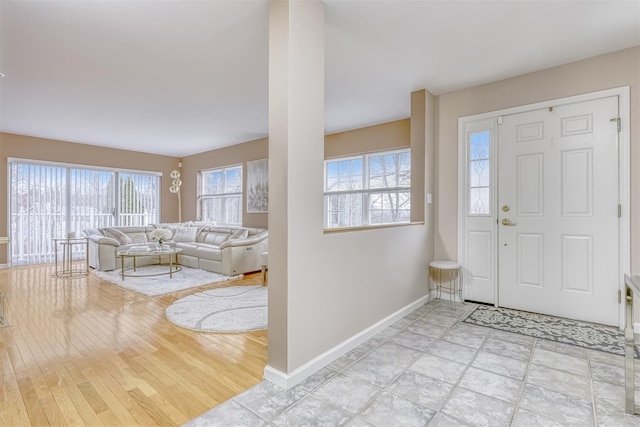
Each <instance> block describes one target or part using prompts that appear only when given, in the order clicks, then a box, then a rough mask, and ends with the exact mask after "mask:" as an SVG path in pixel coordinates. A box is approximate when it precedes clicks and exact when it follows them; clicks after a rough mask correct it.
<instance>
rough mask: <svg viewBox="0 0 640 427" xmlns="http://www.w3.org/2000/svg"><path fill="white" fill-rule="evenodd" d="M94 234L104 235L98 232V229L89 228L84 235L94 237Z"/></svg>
mask: <svg viewBox="0 0 640 427" xmlns="http://www.w3.org/2000/svg"><path fill="white" fill-rule="evenodd" d="M94 234H103V233H101V232H100V230H98V229H97V228H87V229H86V230H84V235H85V236H87V237H89V236H93V235H94Z"/></svg>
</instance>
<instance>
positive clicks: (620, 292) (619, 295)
mask: <svg viewBox="0 0 640 427" xmlns="http://www.w3.org/2000/svg"><path fill="white" fill-rule="evenodd" d="M621 303H622V291H621V290H620V289H618V304H621Z"/></svg>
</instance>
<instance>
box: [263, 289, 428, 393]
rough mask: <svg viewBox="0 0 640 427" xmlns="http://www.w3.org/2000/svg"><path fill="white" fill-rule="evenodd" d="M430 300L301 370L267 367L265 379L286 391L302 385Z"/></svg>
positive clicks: (425, 298) (403, 310) (391, 317)
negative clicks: (287, 370) (282, 369)
mask: <svg viewBox="0 0 640 427" xmlns="http://www.w3.org/2000/svg"><path fill="white" fill-rule="evenodd" d="M429 300H430V298H429V295H425V296H423V297H421V298H419V299H417V300H416V301H414V302H412V303H411V304H408V305H406V306H405V307H403V308H401V309H400V310H398V311H396V312H395V313H393V314H391V315H389V316H387V317H385V318H384V319H382V320H380V321H379V322H377V323H375V324H373V325H371V326H370V327H368V328H367V329H365V330H363V331H361V332H359V333H357V334H355V335H354V336H352V337H351V338H348V339H346V340H345V341H343V342H341V343H340V344H338V345H336V346H335V347H333V348H331V349H329V350H327V351H325V352H324V353H322V354H321V355H319V356H318V357H316V358H314V359H312V360H310V361H309V362H307V363H305V364H304V365H302V366H300V367H299V368H297V369H294V370H293V371H292V372H290V373H288V374H287V373H285V372H282V371H280V370H278V369H275V368H272V367H271V366H269V365H267V366H266V367H265V368H264V379H265V380H267V381H271V382H272V383H274V384H275V385H277V386H279V387H282V388H284V389H286V390H288V389H290V388H292V387H295V386H296V385H298V384H300V383H301V382H302V381H304V380H305V379H307V378H308V377H310V376H311V375H313V374H314V373H316V372H318V371H319V370H320V369H322V368H324V367H325V366H327V365H328V364H330V363H331V362H333V361H334V360H336V359H338V358H339V357H341V356H343V355H345V354H346V353H348V352H350V351H351V350H353V349H354V348H356V347H357V346H359V345H360V344H362V343H363V342H365V341H366V340H368V339H369V338H371V337H373V336H374V335H376V334H378V333H379V332H380V331H382V330H383V329H385V328H386V327H387V326H389V325H391V324H393V323H395V322H396V321H398V320H400V319H401V318H403V317H404V316H406V315H407V314H409V313H411V312H412V311H414V310H415V309H417V308H418V307H420V306H421V305H423V304H425V303H427V302H428V301H429Z"/></svg>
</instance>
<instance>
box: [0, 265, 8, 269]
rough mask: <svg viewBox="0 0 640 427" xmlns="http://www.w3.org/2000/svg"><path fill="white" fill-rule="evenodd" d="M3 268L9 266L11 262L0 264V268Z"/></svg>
mask: <svg viewBox="0 0 640 427" xmlns="http://www.w3.org/2000/svg"><path fill="white" fill-rule="evenodd" d="M3 268H9V264H0V270H2V269H3Z"/></svg>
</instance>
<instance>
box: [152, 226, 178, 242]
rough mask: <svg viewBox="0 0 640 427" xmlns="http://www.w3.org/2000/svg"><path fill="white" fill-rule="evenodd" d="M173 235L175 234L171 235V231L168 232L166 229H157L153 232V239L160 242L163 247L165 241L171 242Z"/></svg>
mask: <svg viewBox="0 0 640 427" xmlns="http://www.w3.org/2000/svg"><path fill="white" fill-rule="evenodd" d="M172 235H173V233H171V231H170V230H167V229H166V228H156V229H154V230H153V231H151V239H153V240H155V241H156V242H158V244H159V245H162V244H163V243H164V242H165V240H169V239H170V238H171V236H172Z"/></svg>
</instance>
